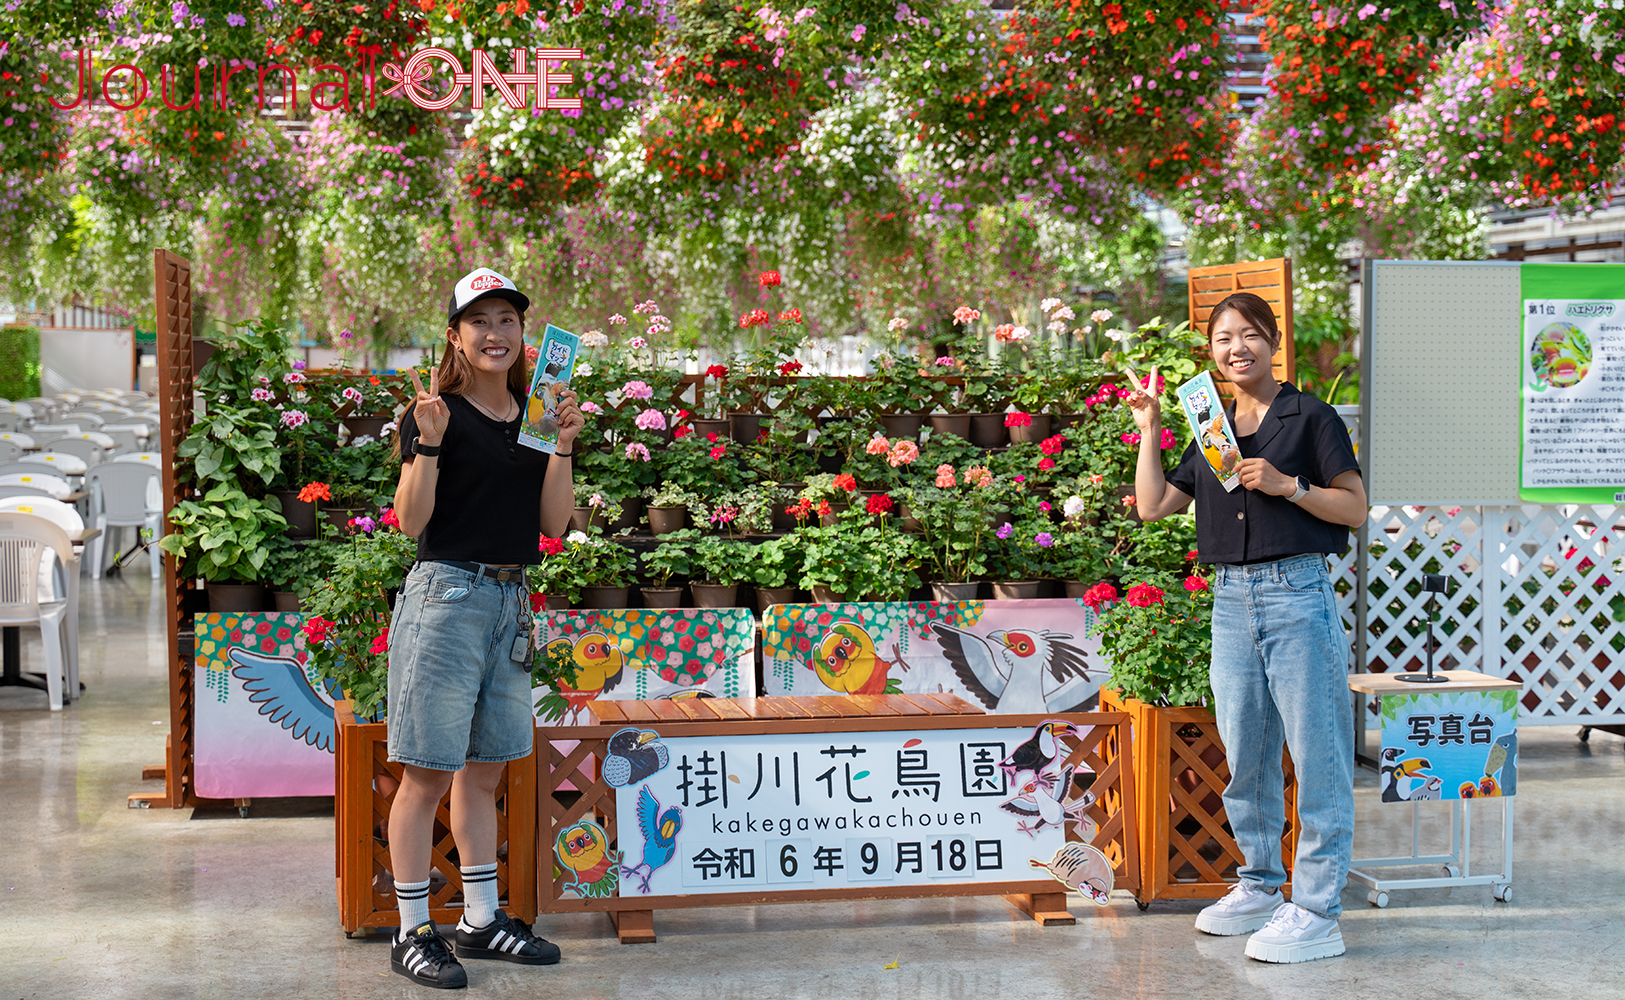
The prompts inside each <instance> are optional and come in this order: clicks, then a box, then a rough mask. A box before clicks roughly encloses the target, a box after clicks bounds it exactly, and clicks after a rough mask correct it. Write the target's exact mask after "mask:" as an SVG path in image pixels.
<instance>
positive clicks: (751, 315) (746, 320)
mask: <svg viewBox="0 0 1625 1000" xmlns="http://www.w3.org/2000/svg"><path fill="white" fill-rule="evenodd" d="M771 322H773V320H772V317H770V316H768V314H767V310H765V309H752V310H751V311H750V312H748V313H745V314H744V315H743V316H741V317H739V325H740V326H742V327H747V328H749V327H753V326H766V325H768V324H769V323H771Z"/></svg>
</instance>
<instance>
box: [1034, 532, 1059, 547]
mask: <svg viewBox="0 0 1625 1000" xmlns="http://www.w3.org/2000/svg"><path fill="white" fill-rule="evenodd" d="M1033 541H1035V542H1037V543H1038V547H1039V548H1041V549H1047V548H1049V547H1050V546H1051V545H1054V544H1055V536H1054V535H1052V534H1050V533H1049V532H1047V531H1040V532H1039V533H1038V534H1036V535H1034V536H1033Z"/></svg>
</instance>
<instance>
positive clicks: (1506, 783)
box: [1484, 733, 1518, 795]
mask: <svg viewBox="0 0 1625 1000" xmlns="http://www.w3.org/2000/svg"><path fill="white" fill-rule="evenodd" d="M1497 771H1500V772H1501V775H1500V785H1501V789H1500V794H1501V795H1515V794H1517V792H1518V734H1517V733H1506V734H1504V735H1502V736H1499V737H1497V738H1496V740H1495V745H1494V746H1492V747H1490V755H1489V758H1488V759H1486V760H1485V761H1484V777H1486V778H1492V777H1494V776H1495V772H1497Z"/></svg>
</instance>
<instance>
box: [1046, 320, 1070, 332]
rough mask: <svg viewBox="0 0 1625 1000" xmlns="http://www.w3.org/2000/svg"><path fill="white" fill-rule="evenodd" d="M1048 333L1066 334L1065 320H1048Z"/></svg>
mask: <svg viewBox="0 0 1625 1000" xmlns="http://www.w3.org/2000/svg"><path fill="white" fill-rule="evenodd" d="M1049 332H1050V333H1065V332H1066V320H1064V319H1052V320H1050V323H1049Z"/></svg>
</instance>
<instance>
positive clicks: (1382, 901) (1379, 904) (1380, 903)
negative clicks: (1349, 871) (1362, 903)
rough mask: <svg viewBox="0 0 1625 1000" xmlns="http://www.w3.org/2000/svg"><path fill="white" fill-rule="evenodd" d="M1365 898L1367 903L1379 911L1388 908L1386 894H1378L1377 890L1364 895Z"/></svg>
mask: <svg viewBox="0 0 1625 1000" xmlns="http://www.w3.org/2000/svg"><path fill="white" fill-rule="evenodd" d="M1365 898H1366V901H1367V902H1369V903H1370V904H1371V905H1372V906H1375V907H1376V908H1377V909H1379V910H1381V909H1385V908H1386V907H1387V906H1388V894H1387V893H1386V892H1378V891H1377V890H1375V889H1372V890H1371V891H1370V892H1368V893H1366V897H1365Z"/></svg>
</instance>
